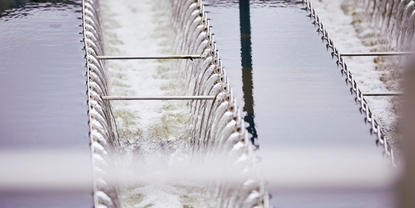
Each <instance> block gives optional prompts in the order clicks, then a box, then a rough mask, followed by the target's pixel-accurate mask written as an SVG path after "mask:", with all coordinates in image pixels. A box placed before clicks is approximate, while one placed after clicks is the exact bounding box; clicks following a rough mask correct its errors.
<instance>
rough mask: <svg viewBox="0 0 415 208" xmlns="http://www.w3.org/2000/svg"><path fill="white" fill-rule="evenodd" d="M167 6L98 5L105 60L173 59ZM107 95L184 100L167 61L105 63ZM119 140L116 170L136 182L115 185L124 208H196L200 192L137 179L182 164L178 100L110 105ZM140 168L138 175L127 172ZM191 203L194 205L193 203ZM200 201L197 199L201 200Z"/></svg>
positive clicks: (184, 119) (147, 0)
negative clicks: (130, 57) (127, 57)
mask: <svg viewBox="0 0 415 208" xmlns="http://www.w3.org/2000/svg"><path fill="white" fill-rule="evenodd" d="M167 11H168V8H167V2H164V1H158V0H156V1H154V0H119V1H112V0H102V1H101V15H102V19H103V25H104V26H103V33H104V34H103V35H104V47H105V53H106V54H105V55H109V56H111V55H133V56H153V55H154V56H156V55H174V54H173V51H174V50H173V47H174V43H173V41H174V40H175V38H174V32H173V28H172V27H171V26H170V25H169V19H168V15H166V13H167ZM106 66H107V67H106V68H107V75H108V79H109V88H110V94H111V95H120V96H162V95H184V91H185V90H184V89H183V87H184V84H183V82H184V80H183V79H182V78H181V77H180V76H179V71H180V69H179V66H180V62H179V61H175V60H171V61H165V60H138V61H137V60H132V61H107V63H106ZM112 106H113V112H114V116H115V120H116V123H117V129H118V137H119V139H120V147H121V148H120V152H121V153H122V152H124V154H120V155H118V156H119V159H118V161H117V168H119V169H120V171H121V172H122V173H125V174H127V175H130V176H132V178H136V180H137V181H140V183H138V182H136V183H134V182H133V183H131V181H130V182H126V183H120V185H119V189H120V195H121V196H120V199H121V203H122V204H123V205H124V206H125V207H147V206H149V205H151V206H152V207H183V206H185V205H186V206H187V205H191V206H195V207H200V205H202V204H201V203H202V202H200V203H199V201H201V200H202V199H203V197H201V195H200V194H201V192H200V191H201V190H200V188H192V187H196V186H194V185H192V184H184V183H182V182H177V181H168V182H166V181H164V182H162V183H159V182H156V181H147V182H146V183H143V182H142V181H143V180H141V179H142V178H145V177H146V175H154V174H161V173H164V174H167V172H166V170H165V169H164V167H166V164H167V167H173V166H177V165H178V164H180V163H182V162H184V161H186V159H187V151H186V141H185V140H184V137H183V135H182V134H181V133H183V132H185V130H186V128H185V127H186V125H187V123H188V120H189V119H188V116H189V112H190V109H189V107H188V106H187V105H186V102H184V101H112ZM137 166H138V167H140V171H138V170H136V169H135V170H134V169H133V168H132V167H137ZM195 201H196V203H195ZM202 201H203V200H202Z"/></svg>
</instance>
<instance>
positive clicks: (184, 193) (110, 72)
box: [0, 0, 415, 207]
mask: <svg viewBox="0 0 415 208" xmlns="http://www.w3.org/2000/svg"><path fill="white" fill-rule="evenodd" d="M13 2H14V1H13ZM13 2H12V3H10V5H15V4H16V5H20V3H16V2H14V3H13ZM154 2H156V3H154ZM154 2H144V3H143V5H142V7H139V5H135V4H131V3H130V4H129V2H124V3H125V4H123V5H121V4H120V3H119V2H114V1H104V0H101V1H98V0H84V1H82V2H81V1H68V2H66V1H65V2H64V3H60V2H58V3H54V4H52V3H50V4H49V3H43V4H35V3H33V4H30V3H28V2H26V1H25V2H22V3H21V4H23V5H24V6H22V8H21V9H10V10H6V11H7V12H5V13H3V15H4V16H2V20H5V21H2V22H1V24H0V25H1V27H2V28H5V29H4V30H1V33H0V35H1V36H0V37H2V39H4V40H7V41H5V42H4V43H5V46H3V47H0V50H1V53H2V57H1V58H0V60H1V61H0V66H1V71H0V73H1V78H0V79H1V84H2V88H1V89H0V94H1V95H2V96H3V98H4V99H2V100H1V101H0V104H1V106H2V107H3V109H7V110H3V111H0V116H1V118H2V119H1V120H0V122H1V125H0V129H1V131H2V132H3V135H2V137H1V139H0V144H1V147H0V148H1V149H3V150H7V151H4V152H3V153H1V154H4V155H3V156H4V157H2V158H14V157H16V158H17V157H18V156H19V155H23V157H21V158H23V159H16V160H10V161H12V162H8V161H9V160H0V161H2V162H1V164H3V165H4V167H9V168H10V172H13V171H17V172H19V171H20V170H17V169H13V168H12V167H14V166H13V164H20V163H18V162H22V161H26V163H27V161H29V158H32V157H31V156H33V155H39V152H34V153H33V154H30V151H28V149H31V148H33V149H35V148H37V149H42V151H43V149H48V150H53V151H51V152H49V153H50V154H49V155H55V156H57V157H56V158H57V160H58V159H59V160H61V162H60V163H62V161H71V163H69V162H68V163H67V164H71V165H74V167H77V168H71V169H69V170H71V171H67V169H65V168H62V171H61V172H59V174H62V177H61V179H59V181H60V182H62V181H65V180H66V179H67V178H70V179H71V180H72V179H74V181H76V180H78V179H79V178H76V177H74V178H71V175H76V176H80V178H82V183H79V184H78V183H73V184H72V185H73V186H70V188H68V189H64V190H66V192H65V191H62V190H61V189H59V188H58V189H59V190H61V192H54V193H53V191H43V192H38V193H36V194H33V191H32V192H31V191H30V190H31V189H30V190H29V189H27V190H26V189H25V188H13V187H14V186H15V185H16V184H17V185H22V184H23V185H22V187H24V184H25V183H27V184H30V183H31V182H33V181H37V179H36V178H35V177H24V178H26V179H27V180H22V181H20V182H19V180H14V181H13V180H11V179H13V177H12V176H13V174H5V173H6V172H4V171H3V172H1V173H2V174H1V176H2V178H5V179H3V180H2V181H0V182H1V184H2V185H4V186H3V188H1V187H0V191H1V193H4V194H0V195H1V196H0V199H1V200H0V205H4V206H9V205H10V204H13V203H16V201H19V200H21V199H24V200H23V201H25V200H26V201H27V203H26V204H24V203H23V204H22V206H25V205H27V204H31V205H33V204H36V203H37V204H40V205H39V207H44V206H52V205H53V204H56V203H58V204H59V203H60V202H62V201H65V202H67V203H65V204H66V206H68V207H74V206H77V207H80V206H85V207H90V206H91V204H94V206H96V207H134V206H143V207H144V206H167V205H172V206H173V205H174V206H188V207H199V206H206V207H209V206H210V207H255V206H257V207H270V206H271V205H278V204H280V205H282V206H287V207H292V206H297V205H298V206H302V207H304V203H303V204H301V201H300V199H305V200H306V201H307V200H311V201H313V200H314V204H310V203H306V204H309V205H310V207H313V206H314V207H316V206H317V207H320V205H327V204H332V205H334V206H341V205H342V204H344V203H345V201H347V199H345V198H347V197H353V198H354V199H356V200H355V202H353V203H357V204H359V203H365V205H367V206H369V207H372V206H373V207H374V206H377V207H378V206H386V207H387V206H390V205H391V204H393V203H392V202H393V199H392V198H393V197H391V196H392V193H391V191H390V188H389V187H387V188H385V187H386V186H383V185H379V183H378V182H379V181H383V180H384V179H385V178H382V177H379V175H383V173H384V172H383V170H380V169H376V168H372V169H371V168H370V167H372V166H369V168H365V167H366V166H365V165H364V164H368V163H372V162H374V163H376V164H381V163H387V162H386V161H385V160H383V159H382V158H381V154H380V152H379V151H378V149H376V145H375V144H378V145H380V146H381V148H382V149H383V150H384V154H385V156H388V157H389V158H390V159H392V160H391V163H392V164H394V165H396V164H395V162H396V161H395V160H394V159H395V158H394V157H393V156H394V152H393V149H392V147H391V146H390V145H389V142H390V141H391V138H388V135H387V132H385V131H384V130H383V129H382V128H381V123H380V122H378V121H376V120H375V117H374V115H373V114H372V111H371V110H370V108H369V106H368V103H367V102H366V101H365V99H364V97H363V95H362V91H361V90H359V88H358V86H357V85H358V84H359V83H358V82H356V81H355V78H354V76H353V74H352V71H353V70H354V69H350V68H347V64H346V61H344V59H343V58H342V57H341V55H340V52H339V51H338V49H337V48H336V47H335V46H334V41H333V40H332V39H331V37H330V36H329V35H328V32H327V31H326V30H325V28H324V27H323V25H322V20H320V18H318V16H317V14H316V12H315V10H314V9H313V7H312V5H311V4H310V2H309V1H302V2H293V1H292V2H286V1H271V2H257V1H253V2H252V4H251V5H252V8H251V17H250V18H251V19H252V21H253V22H255V24H254V26H253V27H252V33H251V31H249V33H250V34H249V35H247V34H244V31H245V32H246V30H245V29H246V28H245V29H241V28H242V27H243V25H242V24H241V25H239V23H238V20H239V19H238V18H246V16H245V17H240V16H238V15H241V14H240V13H239V12H240V10H239V9H238V6H236V4H234V3H233V2H229V1H225V2H217V1H214V0H211V1H207V3H208V4H207V6H204V5H203V4H202V2H201V1H185V0H175V1H168V2H163V1H154ZM25 3H28V4H27V5H25ZM144 4H145V5H144ZM361 4H362V5H363V6H365V7H367V8H368V13H370V14H369V15H368V16H369V18H373V19H374V20H375V21H374V22H375V24H374V26H376V27H378V28H379V29H380V30H381V31H385V34H386V35H387V36H390V37H391V39H392V41H390V42H388V44H387V46H386V48H389V49H391V50H411V46H412V45H410V44H407V43H412V37H413V32H414V31H413V30H412V29H411V28H412V27H411V25H412V22H413V15H412V13H413V10H414V8H415V7H414V3H413V1H382V2H381V3H379V2H378V1H364V2H363V3H361ZM152 5H153V6H152ZM0 6H1V8H2V7H3V4H1V5H0ZM304 8H305V9H304ZM117 9H118V10H117ZM140 9H141V10H140ZM302 9H303V10H302ZM304 10H306V11H304ZM207 11H209V12H210V13H207ZM385 11H390V13H389V14H388V13H387V12H385ZM117 12H118V13H117ZM138 13H139V14H140V15H142V16H140V18H139V19H135V18H137V17H136V16H129V15H138ZM248 13H249V10H248ZM306 14H307V15H309V17H310V18H311V19H312V20H309V19H308V18H305V17H304V16H305V15H306ZM146 15H149V16H146ZM209 17H210V18H213V19H212V20H210V19H209ZM146 18H148V19H146ZM31 23H32V24H33V28H26V26H27V25H28V24H31ZM124 23H128V24H124ZM140 24H141V25H140ZM79 25H81V26H82V27H79ZM212 25H214V27H212ZM238 26H240V27H241V28H238ZM249 28H250V26H249ZM129 29H130V30H129ZM134 29H136V30H138V31H135V32H138V33H134V32H131V31H133V30H134ZM316 29H317V30H318V32H319V35H320V36H318V35H317V34H316V33H315V30H316ZM147 30H148V31H147ZM150 30H151V31H155V32H151V31H150ZM214 30H215V31H217V32H216V33H215V34H216V35H215V34H214V32H213V31H214ZM31 31H36V33H35V34H31ZM399 31H404V32H403V33H401V32H399ZM130 32H131V33H130ZM16 34H18V35H16ZM241 34H242V35H241ZM270 34H271V35H270ZM239 36H241V38H242V40H241V39H240V37H239ZM28 37H30V38H28ZM126 37H127V39H126ZM134 38H136V40H134ZM146 38H148V39H146ZM248 39H249V41H248ZM251 40H252V43H251ZM321 40H323V42H324V44H321V42H320V41H321ZM13 41H14V42H13ZM81 41H82V42H81ZM16 42H18V43H19V44H15V43H16ZM131 43H133V44H131ZM244 43H245V46H244ZM138 44H142V45H141V48H138ZM240 44H242V46H241V45H240ZM251 44H252V48H251ZM223 46H224V47H223ZM222 47H223V49H222ZM82 48H83V49H82ZM81 49H82V50H81ZM218 49H220V50H218ZM326 49H330V51H329V52H327V51H326ZM219 52H221V56H219ZM240 52H242V53H243V54H242V56H245V58H248V60H249V61H248V62H246V60H247V59H245V61H244V60H242V64H241V63H240V59H239V54H240ZM3 54H5V55H4V56H3ZM235 54H237V55H236V56H235ZM84 55H85V59H84ZM169 55H185V56H187V57H185V59H177V60H146V61H141V60H140V61H137V60H128V61H126V60H123V61H120V60H109V59H106V60H104V59H105V57H104V56H107V58H108V57H110V58H111V57H114V56H169ZM16 57H17V58H16ZM27 57H34V58H33V59H28V58H27ZM235 57H236V58H235ZM330 57H334V58H335V60H333V61H331V60H330ZM43 60H45V61H43ZM85 60H86V71H85V68H84V67H83V65H84V64H85ZM336 61H337V62H336ZM395 63H396V65H399V64H400V63H401V60H395ZM241 65H242V67H241ZM336 65H337V66H339V67H340V68H339V69H338V70H333V69H335V68H336ZM224 66H227V67H228V68H227V69H226V70H225V69H224ZM241 68H242V71H243V73H242V74H243V75H242V79H241V76H240V74H241V72H240V69H241ZM28 69H31V70H28ZM339 71H340V72H341V74H342V75H343V77H342V76H340V73H339ZM85 74H86V79H87V83H86V85H85ZM16 77H19V80H21V81H22V82H16ZM241 80H242V82H241ZM344 82H346V83H348V84H351V85H350V86H348V87H345V86H344ZM39 83H42V84H39ZM33 86H37V87H33ZM85 90H86V91H87V97H85ZM350 93H352V95H353V97H352V98H351V97H350V96H349V94H350ZM129 96H130V99H132V100H123V101H119V100H117V99H118V98H120V97H124V98H125V97H129ZM171 96H175V97H176V98H178V99H179V100H176V101H160V100H159V99H164V98H169V99H171V98H172V97H171ZM39 97H41V99H40V98H39ZM117 97H118V98H117ZM137 97H141V98H143V97H144V98H146V99H148V98H151V99H153V100H155V101H134V99H135V98H137ZM85 98H86V99H87V103H86V106H85V102H84V101H85ZM184 98H186V99H187V98H189V99H190V100H188V101H183V100H180V99H184ZM353 98H354V99H353ZM247 100H248V101H247ZM241 101H242V102H241ZM247 103H248V105H250V107H247ZM242 106H243V107H244V108H243V110H242V109H241V107H242ZM22 109H31V110H24V111H22ZM254 109H255V113H254ZM359 109H360V111H361V113H362V114H363V116H362V115H359V113H358V112H359V111H358V110H359ZM75 115H76V116H75ZM21 118H24V119H21ZM254 119H255V121H254ZM364 121H365V122H367V123H369V124H366V125H365V123H364ZM88 133H89V134H88ZM370 133H374V135H375V136H371V134H370ZM51 135H53V136H51ZM258 138H259V144H261V150H262V152H263V153H262V158H263V162H262V168H263V167H265V168H264V169H263V170H265V171H264V172H262V173H260V171H258V169H259V168H258V164H257V162H258V161H259V160H260V159H259V158H258V157H257V156H256V155H257V154H261V153H260V152H259V153H258V152H257V148H258V141H257V140H256V139H258ZM88 142H89V145H90V146H89V147H88ZM68 147H70V148H72V150H73V151H72V150H71V151H69V152H66V148H68ZM15 148H20V149H23V150H21V151H20V152H15V153H13V151H10V150H14V149H15ZM89 150H90V151H89ZM42 151H41V152H42ZM46 152H47V151H46ZM62 153H64V154H62ZM90 153H91V156H92V157H89V155H88V154H90ZM271 153H272V154H271ZM308 153H316V154H308ZM339 155H340V156H341V157H336V156H339ZM58 156H59V157H58ZM330 157H333V158H336V164H334V163H330V162H327V160H326V159H327V158H330ZM49 158H50V157H49ZM68 158H72V159H73V160H69V159H68ZM90 158H92V159H91V160H90ZM270 158H272V159H270ZM298 158H307V160H306V161H305V162H304V161H303V162H304V164H305V163H310V161H314V162H315V163H313V164H319V166H318V167H319V168H318V169H320V170H321V171H320V172H318V173H322V176H321V177H316V178H309V177H308V176H310V175H312V174H309V171H310V170H316V169H317V168H315V167H311V168H310V166H307V164H305V165H304V164H303V163H301V161H302V160H301V159H298ZM339 158H340V160H337V159H339ZM342 158H343V159H342ZM344 158H360V159H359V160H352V159H344ZM38 159H39V158H36V157H33V161H34V162H33V163H35V164H37V162H36V161H38ZM41 159H42V158H40V159H39V160H41ZM43 159H44V158H43ZM67 159H68V160H67ZM365 159H367V160H365ZM13 161H17V162H15V163H14V162H13ZM90 161H92V164H90ZM290 161H295V164H297V162H299V163H298V164H300V165H299V166H303V167H306V168H305V169H304V168H303V169H301V168H300V169H295V168H294V171H292V172H290V171H289V170H292V168H293V166H292V165H293V164H292V163H293V162H290ZM320 161H325V162H322V163H319V162H320ZM60 163H48V165H45V164H46V163H45V164H44V165H43V166H44V167H46V168H45V169H47V170H50V169H53V167H58V166H56V165H57V164H60ZM81 163H82V164H81ZM349 163H352V165H350V164H349ZM22 164H24V162H22ZM39 164H40V163H39ZM75 164H76V165H75ZM301 164H302V165H301ZM325 164H326V166H325ZM362 164H363V165H362ZM28 167H29V166H28ZM70 167H71V166H69V165H68V168H70ZM307 167H308V168H307ZM350 167H353V168H355V169H353V170H355V171H356V170H358V171H361V172H367V173H368V174H371V173H374V172H376V173H379V174H373V175H376V176H377V177H373V178H372V179H373V180H372V179H369V178H368V177H366V175H365V174H360V175H361V176H356V175H353V174H354V172H353V171H351V170H350ZM374 167H378V166H374ZM9 168H5V169H9ZM32 169H33V168H32ZM90 169H92V170H93V173H92V174H91V173H90V172H89V170H90ZM331 169H336V170H339V171H340V172H343V174H345V175H352V176H353V177H355V178H354V179H356V178H357V179H356V180H355V181H354V182H355V183H356V181H358V182H359V180H361V181H363V182H364V183H359V185H361V186H359V187H361V189H358V190H354V192H353V193H354V195H353V194H352V195H348V194H349V192H350V190H349V189H347V188H350V187H349V186H347V184H343V183H341V182H339V183H334V182H333V181H335V182H338V181H341V180H343V179H342V178H341V177H338V178H336V177H334V179H333V178H330V177H331V176H333V175H335V174H330V177H326V176H327V175H324V174H323V173H324V172H329V173H333V172H330V171H332V170H331ZM25 170H27V169H25ZM285 170H287V171H285ZM20 172H21V171H20ZM26 172H29V171H26ZM48 172H50V171H46V170H45V171H43V172H42V171H40V173H42V174H44V175H43V176H44V177H49V176H51V175H56V174H54V172H50V173H49V175H48V174H46V173H48ZM65 172H66V173H70V174H66V175H65V174H64V173H65ZM340 172H338V173H339V175H340V176H341V175H342V174H340ZM267 173H268V174H267ZM295 173H296V174H298V175H296V174H295ZM36 174H37V172H36ZM36 174H35V172H34V174H33V175H36ZM42 174H37V175H36V176H38V175H42ZM24 175H25V174H23V176H24ZM27 175H29V174H26V176H27ZM33 175H32V176H33ZM276 175H278V176H276ZM317 175H318V174H317ZM287 176H292V177H287ZM295 176H297V177H295ZM352 176H351V178H353V177H352ZM263 177H265V178H266V181H267V182H265V180H263V179H262V178H263ZM15 178H17V176H15ZM183 178H185V180H183ZM293 178H294V179H293ZM307 178H308V180H307ZM327 178H328V179H327ZM9 179H10V180H11V181H12V182H10V183H9V182H6V181H7V180H9ZM75 179H76V180H75ZM301 179H304V180H301ZM347 179H349V178H347ZM71 180H68V181H71ZM330 180H332V181H330ZM46 181H47V180H46ZM50 181H53V180H52V177H51V180H50ZM91 181H92V183H93V184H92V185H91V184H90V183H91ZM310 181H313V182H315V181H317V182H318V183H319V185H321V184H323V185H324V184H330V183H333V184H334V185H333V184H331V185H333V186H334V187H336V188H339V187H347V188H346V189H341V188H339V189H336V190H337V192H333V193H325V192H324V190H323V189H324V186H323V188H322V189H312V191H310V190H306V191H304V190H302V191H300V192H297V191H296V190H294V191H293V190H292V189H288V188H287V187H291V185H293V184H294V185H298V184H301V185H304V184H306V185H307V183H308V182H310ZM344 181H347V180H346V179H344ZM266 183H269V184H270V185H267V186H266V185H264V184H266ZM315 183H316V182H315ZM376 183H378V184H376ZM34 184H35V185H33V187H37V186H41V187H43V188H45V187H46V190H54V188H55V189H56V186H53V185H51V186H49V185H47V184H48V183H44V182H37V183H34ZM36 184H37V185H36ZM39 184H41V185H39ZM45 184H46V185H45ZM51 184H52V182H51ZM62 184H66V185H68V184H70V183H69V182H68V183H62ZM62 184H61V185H62ZM166 184H167V185H166ZM308 185H309V184H308ZM352 185H353V183H352ZM354 185H356V184H354ZM314 186H316V185H315V184H314V185H313V186H312V187H314ZM317 186H318V185H317ZM91 187H92V188H91ZM318 187H319V188H321V186H318ZM362 187H363V188H362ZM291 188H292V187H291ZM91 189H92V190H91ZM22 190H23V191H22ZM33 190H37V189H36V188H35V189H33ZM68 190H70V191H68ZM287 190H291V191H287ZM321 190H323V191H321ZM320 191H321V192H320ZM69 192H70V194H68V193H69ZM269 193H271V194H272V195H273V197H272V198H271V197H270V194H269ZM321 193H323V194H321ZM346 193H347V194H346ZM313 194H315V195H313ZM33 196H35V197H33ZM322 196H324V197H322ZM362 196H365V197H362ZM36 197H39V198H41V199H43V200H44V201H43V202H36V203H34V202H33V201H36V200H34V199H33V198H36ZM71 199H77V200H72V201H71ZM315 199H317V201H316V200H315ZM45 204H46V205H45ZM352 205H355V204H352Z"/></svg>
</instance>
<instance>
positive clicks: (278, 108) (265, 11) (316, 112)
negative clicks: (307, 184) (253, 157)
mask: <svg viewBox="0 0 415 208" xmlns="http://www.w3.org/2000/svg"><path fill="white" fill-rule="evenodd" d="M297 2H298V1H251V5H250V6H251V7H250V23H251V36H250V37H251V40H252V43H253V44H252V45H250V41H247V40H249V38H242V39H239V38H238V37H239V36H240V35H241V31H242V29H243V28H242V27H243V25H240V24H239V23H240V19H241V18H243V17H240V11H239V8H238V3H237V2H236V1H226V2H219V1H217V0H208V6H207V8H206V10H207V11H208V12H209V17H210V18H212V20H211V25H212V27H213V28H214V29H215V40H216V41H217V45H218V49H219V51H220V54H221V59H222V62H223V64H224V66H225V67H227V69H228V70H227V75H228V77H229V79H230V83H231V87H232V88H233V89H234V90H235V91H234V94H235V95H236V97H237V99H238V100H244V101H245V102H246V103H245V110H246V111H248V110H252V112H254V111H253V108H252V109H248V108H247V107H249V105H250V100H249V99H248V98H250V96H251V95H253V94H254V95H255V103H254V102H253V99H252V104H255V114H254V115H255V124H256V130H257V131H258V132H260V135H261V138H260V142H259V143H260V144H261V149H260V150H259V151H258V152H257V154H258V155H259V156H262V163H260V165H258V166H261V164H268V165H269V166H271V167H273V168H279V167H281V164H284V163H281V161H282V162H286V164H287V166H285V169H284V168H280V169H284V170H280V172H283V171H286V172H287V175H289V176H292V177H297V178H295V179H293V181H296V182H293V184H295V185H297V186H298V187H301V186H304V184H303V183H301V182H298V181H301V180H300V179H304V178H309V179H310V181H311V182H315V184H314V185H315V186H319V185H322V186H323V185H327V186H332V187H329V190H330V191H331V190H332V188H333V187H334V186H335V185H333V184H324V183H322V184H318V181H317V182H316V178H314V177H313V172H315V171H316V170H319V169H321V166H322V165H321V164H326V163H325V162H324V161H323V160H322V159H319V162H321V164H319V163H318V162H317V163H316V161H312V160H311V159H310V158H311V156H310V155H307V154H305V156H298V157H297V156H292V155H290V154H288V153H287V154H285V153H284V154H277V153H278V152H281V150H284V149H289V150H302V149H304V150H313V148H314V149H322V150H336V149H338V148H340V147H342V148H344V150H345V151H344V153H343V152H341V153H343V154H341V155H342V157H343V156H344V157H347V156H346V155H347V153H349V154H350V153H353V154H352V155H357V154H358V153H361V152H365V153H367V154H368V155H373V157H375V158H378V159H379V160H381V150H379V149H377V148H376V146H375V145H374V141H375V139H376V138H375V137H372V136H371V135H370V134H369V129H370V127H369V126H368V125H365V123H364V117H363V116H361V115H360V114H359V111H358V109H359V106H357V105H356V104H355V102H354V99H353V97H352V96H350V91H349V87H347V86H345V85H344V77H341V75H340V73H339V71H338V70H336V63H335V62H334V61H333V60H331V59H330V58H329V57H330V54H329V53H328V52H327V51H326V48H325V46H324V44H322V43H321V39H320V37H319V36H318V35H317V34H316V32H315V31H316V29H315V28H314V27H313V25H312V24H311V23H312V22H311V21H310V20H309V18H307V17H306V15H307V14H306V12H305V11H303V10H302V9H301V8H302V6H301V5H298V3H297ZM240 3H241V2H240ZM244 41H246V42H247V43H248V44H246V43H244ZM241 43H242V49H241ZM251 47H252V52H251V51H250V50H249V49H250V48H251ZM241 51H242V53H243V54H242V59H243V60H242V65H243V68H245V67H249V68H250V70H243V73H241V71H239V69H240V64H241V59H240V58H241V57H240V56H239V52H241ZM245 55H246V56H245ZM251 55H252V62H253V63H254V65H255V70H252V62H251V59H250V58H251ZM245 64H246V65H245ZM229 69H230V70H229ZM241 77H243V78H242V80H243V81H241ZM252 77H254V79H252ZM250 82H251V83H250ZM253 86H255V88H253ZM250 90H251V91H252V93H251V92H250ZM252 106H253V105H252ZM357 147H358V148H359V149H358V150H356V149H357ZM264 152H273V154H270V155H265V154H264ZM332 157H334V155H333V154H331V153H327V154H324V155H323V157H322V158H323V159H324V158H332ZM302 158H305V162H304V163H303V164H301V163H300V162H299V161H301V159H302ZM356 158H358V157H356ZM277 159H280V161H278V160H277ZM336 161H337V160H336ZM338 162H339V164H341V167H344V168H347V169H349V168H350V169H352V170H354V171H356V172H359V174H360V173H361V174H364V171H362V168H353V167H352V165H351V164H349V163H346V162H341V161H340V160H338ZM386 163H387V161H385V165H387V164H386ZM300 164H301V165H300ZM381 164H383V163H381ZM297 166H298V167H302V168H304V169H303V171H298V169H296V167H297ZM260 169H261V168H260ZM263 170H264V169H263ZM265 170H266V169H265ZM304 170H305V171H304ZM327 170H328V171H327V174H328V175H331V174H332V173H333V172H331V171H332V169H330V168H328V169H327ZM264 172H266V171H264ZM380 174H382V173H380ZM333 175H335V174H333ZM272 177H278V178H281V177H282V174H274V175H269V176H268V175H266V177H264V178H265V180H266V181H270V183H269V184H268V185H267V187H266V189H267V190H269V191H270V193H271V194H272V195H273V199H272V200H271V204H272V205H274V206H275V207H312V208H317V207H370V208H372V207H373V208H374V207H382V206H380V205H379V204H381V205H385V206H383V207H388V205H390V204H392V203H393V198H392V195H390V193H389V192H388V190H390V189H388V187H381V188H380V190H375V191H373V192H371V197H369V198H365V197H362V196H361V195H362V193H364V192H365V190H364V189H363V188H362V189H360V188H356V189H355V190H353V193H352V194H349V195H348V194H347V193H346V192H343V191H340V192H339V194H336V195H334V194H329V193H330V191H328V192H318V193H316V192H315V191H314V190H311V191H306V192H305V193H299V192H298V190H297V189H295V188H293V189H294V190H290V192H286V191H288V189H287V188H286V187H280V186H278V185H276V184H274V183H273V182H272V179H273V178H272ZM368 188H370V187H368ZM278 189H281V190H282V192H283V194H281V193H280V192H279V191H278ZM321 196H323V197H321ZM379 202H381V203H379ZM323 205H324V206H323Z"/></svg>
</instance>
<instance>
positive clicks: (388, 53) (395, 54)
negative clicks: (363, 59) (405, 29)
mask: <svg viewBox="0 0 415 208" xmlns="http://www.w3.org/2000/svg"><path fill="white" fill-rule="evenodd" d="M409 55H415V52H356V53H341V54H340V56H409ZM332 56H334V52H333V53H332Z"/></svg>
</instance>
